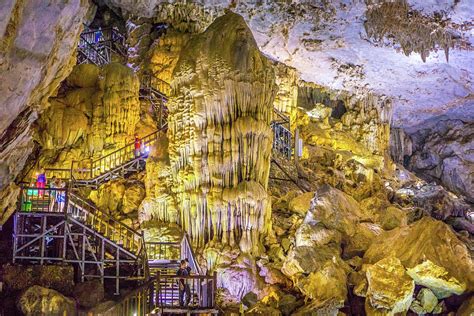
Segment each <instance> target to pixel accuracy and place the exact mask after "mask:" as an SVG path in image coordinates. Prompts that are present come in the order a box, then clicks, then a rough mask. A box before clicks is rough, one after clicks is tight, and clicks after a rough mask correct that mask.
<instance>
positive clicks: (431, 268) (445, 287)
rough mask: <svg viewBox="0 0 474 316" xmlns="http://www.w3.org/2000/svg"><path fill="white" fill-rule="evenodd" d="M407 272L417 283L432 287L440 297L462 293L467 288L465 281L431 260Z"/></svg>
mask: <svg viewBox="0 0 474 316" xmlns="http://www.w3.org/2000/svg"><path fill="white" fill-rule="evenodd" d="M471 272H473V270H471ZM407 273H408V274H409V275H410V276H411V277H412V278H413V280H415V283H416V284H419V285H423V286H426V287H427V288H429V289H431V290H432V291H433V292H434V293H435V295H436V296H437V297H438V298H440V299H441V298H445V297H449V296H451V295H453V294H457V295H460V294H462V293H464V291H465V290H466V284H465V283H464V282H460V281H458V280H457V279H456V278H455V277H452V276H450V274H449V272H448V271H447V270H446V269H445V268H443V267H440V266H437V265H436V264H434V263H433V262H431V261H430V260H426V261H425V262H423V263H421V264H419V265H417V266H415V267H413V268H411V269H408V270H407Z"/></svg>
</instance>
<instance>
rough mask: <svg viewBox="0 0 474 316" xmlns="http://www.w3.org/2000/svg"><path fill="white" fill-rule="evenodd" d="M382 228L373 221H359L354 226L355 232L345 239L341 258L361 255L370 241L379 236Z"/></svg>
mask: <svg viewBox="0 0 474 316" xmlns="http://www.w3.org/2000/svg"><path fill="white" fill-rule="evenodd" d="M383 231H384V230H383V229H382V228H381V227H380V226H379V225H378V224H373V223H360V224H357V225H356V226H355V233H354V235H353V236H352V237H351V238H348V239H347V240H346V242H345V243H346V245H344V249H343V258H344V259H347V258H352V257H354V256H362V255H363V254H364V252H365V251H366V250H367V249H368V248H369V246H370V245H371V244H372V241H373V240H374V239H375V238H376V237H377V236H379V235H380V234H381V233H382V232H383Z"/></svg>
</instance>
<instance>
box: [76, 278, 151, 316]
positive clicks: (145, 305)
mask: <svg viewBox="0 0 474 316" xmlns="http://www.w3.org/2000/svg"><path fill="white" fill-rule="evenodd" d="M158 286H159V282H158V279H157V278H156V277H154V278H152V279H150V280H148V281H147V282H145V283H144V284H142V285H141V286H139V287H137V288H136V289H134V290H133V291H131V292H130V293H128V294H126V295H125V296H124V297H123V298H121V299H120V300H119V301H118V302H117V303H115V304H114V305H113V306H112V307H110V308H109V309H108V310H106V311H103V312H101V313H100V315H101V316H116V315H133V316H145V315H150V314H151V313H152V312H153V311H154V310H155V309H156V307H157V305H156V302H157V296H158V295H157V294H158ZM80 315H81V314H80ZM82 315H84V316H85V315H87V316H90V315H93V314H92V313H91V312H86V313H83V314H82Z"/></svg>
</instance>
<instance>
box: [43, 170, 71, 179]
mask: <svg viewBox="0 0 474 316" xmlns="http://www.w3.org/2000/svg"><path fill="white" fill-rule="evenodd" d="M44 171H45V174H46V178H47V179H52V178H53V177H55V178H57V179H60V180H64V181H68V180H69V179H71V169H70V168H68V169H65V168H45V169H44Z"/></svg>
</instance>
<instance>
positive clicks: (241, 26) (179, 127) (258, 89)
mask: <svg viewBox="0 0 474 316" xmlns="http://www.w3.org/2000/svg"><path fill="white" fill-rule="evenodd" d="M172 89H173V93H172V95H171V99H170V101H169V103H168V107H169V122H168V124H169V129H168V139H169V155H170V164H171V169H172V171H173V172H172V177H173V183H172V188H173V194H175V195H176V197H177V202H178V205H179V207H178V209H179V210H180V214H178V216H179V218H177V219H176V220H178V221H179V222H180V223H181V226H182V227H183V229H184V230H186V231H187V232H188V233H189V234H190V236H191V237H192V238H193V239H194V240H195V241H196V242H197V244H203V243H205V242H208V241H219V242H221V243H222V244H229V245H231V246H232V245H237V244H238V245H240V248H241V250H242V251H255V252H256V251H257V250H258V247H259V245H260V236H264V235H265V234H266V233H267V232H268V231H269V230H270V223H269V218H270V212H271V205H270V200H269V197H268V194H267V192H266V188H267V182H268V174H269V168H270V153H271V147H272V131H271V129H270V122H271V119H272V113H273V112H272V111H273V107H272V103H273V98H274V96H275V92H276V91H275V84H274V73H273V71H272V67H271V64H270V62H269V61H268V60H267V59H266V58H265V57H264V56H263V55H262V54H261V53H260V51H259V50H258V48H257V45H256V43H255V40H254V39H253V36H252V33H251V32H250V30H249V29H248V27H247V25H246V24H245V22H244V20H243V19H242V17H240V16H238V15H236V14H232V13H228V14H226V15H224V16H222V17H220V18H217V19H216V20H215V22H214V23H213V24H212V25H211V26H210V27H209V28H208V29H207V30H206V31H205V32H204V33H202V34H200V35H198V36H196V37H195V38H193V39H191V40H190V41H189V42H188V44H187V45H186V47H185V48H184V50H183V52H182V54H181V56H180V59H179V61H178V64H177V66H176V68H175V70H174V79H173V82H172Z"/></svg>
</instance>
